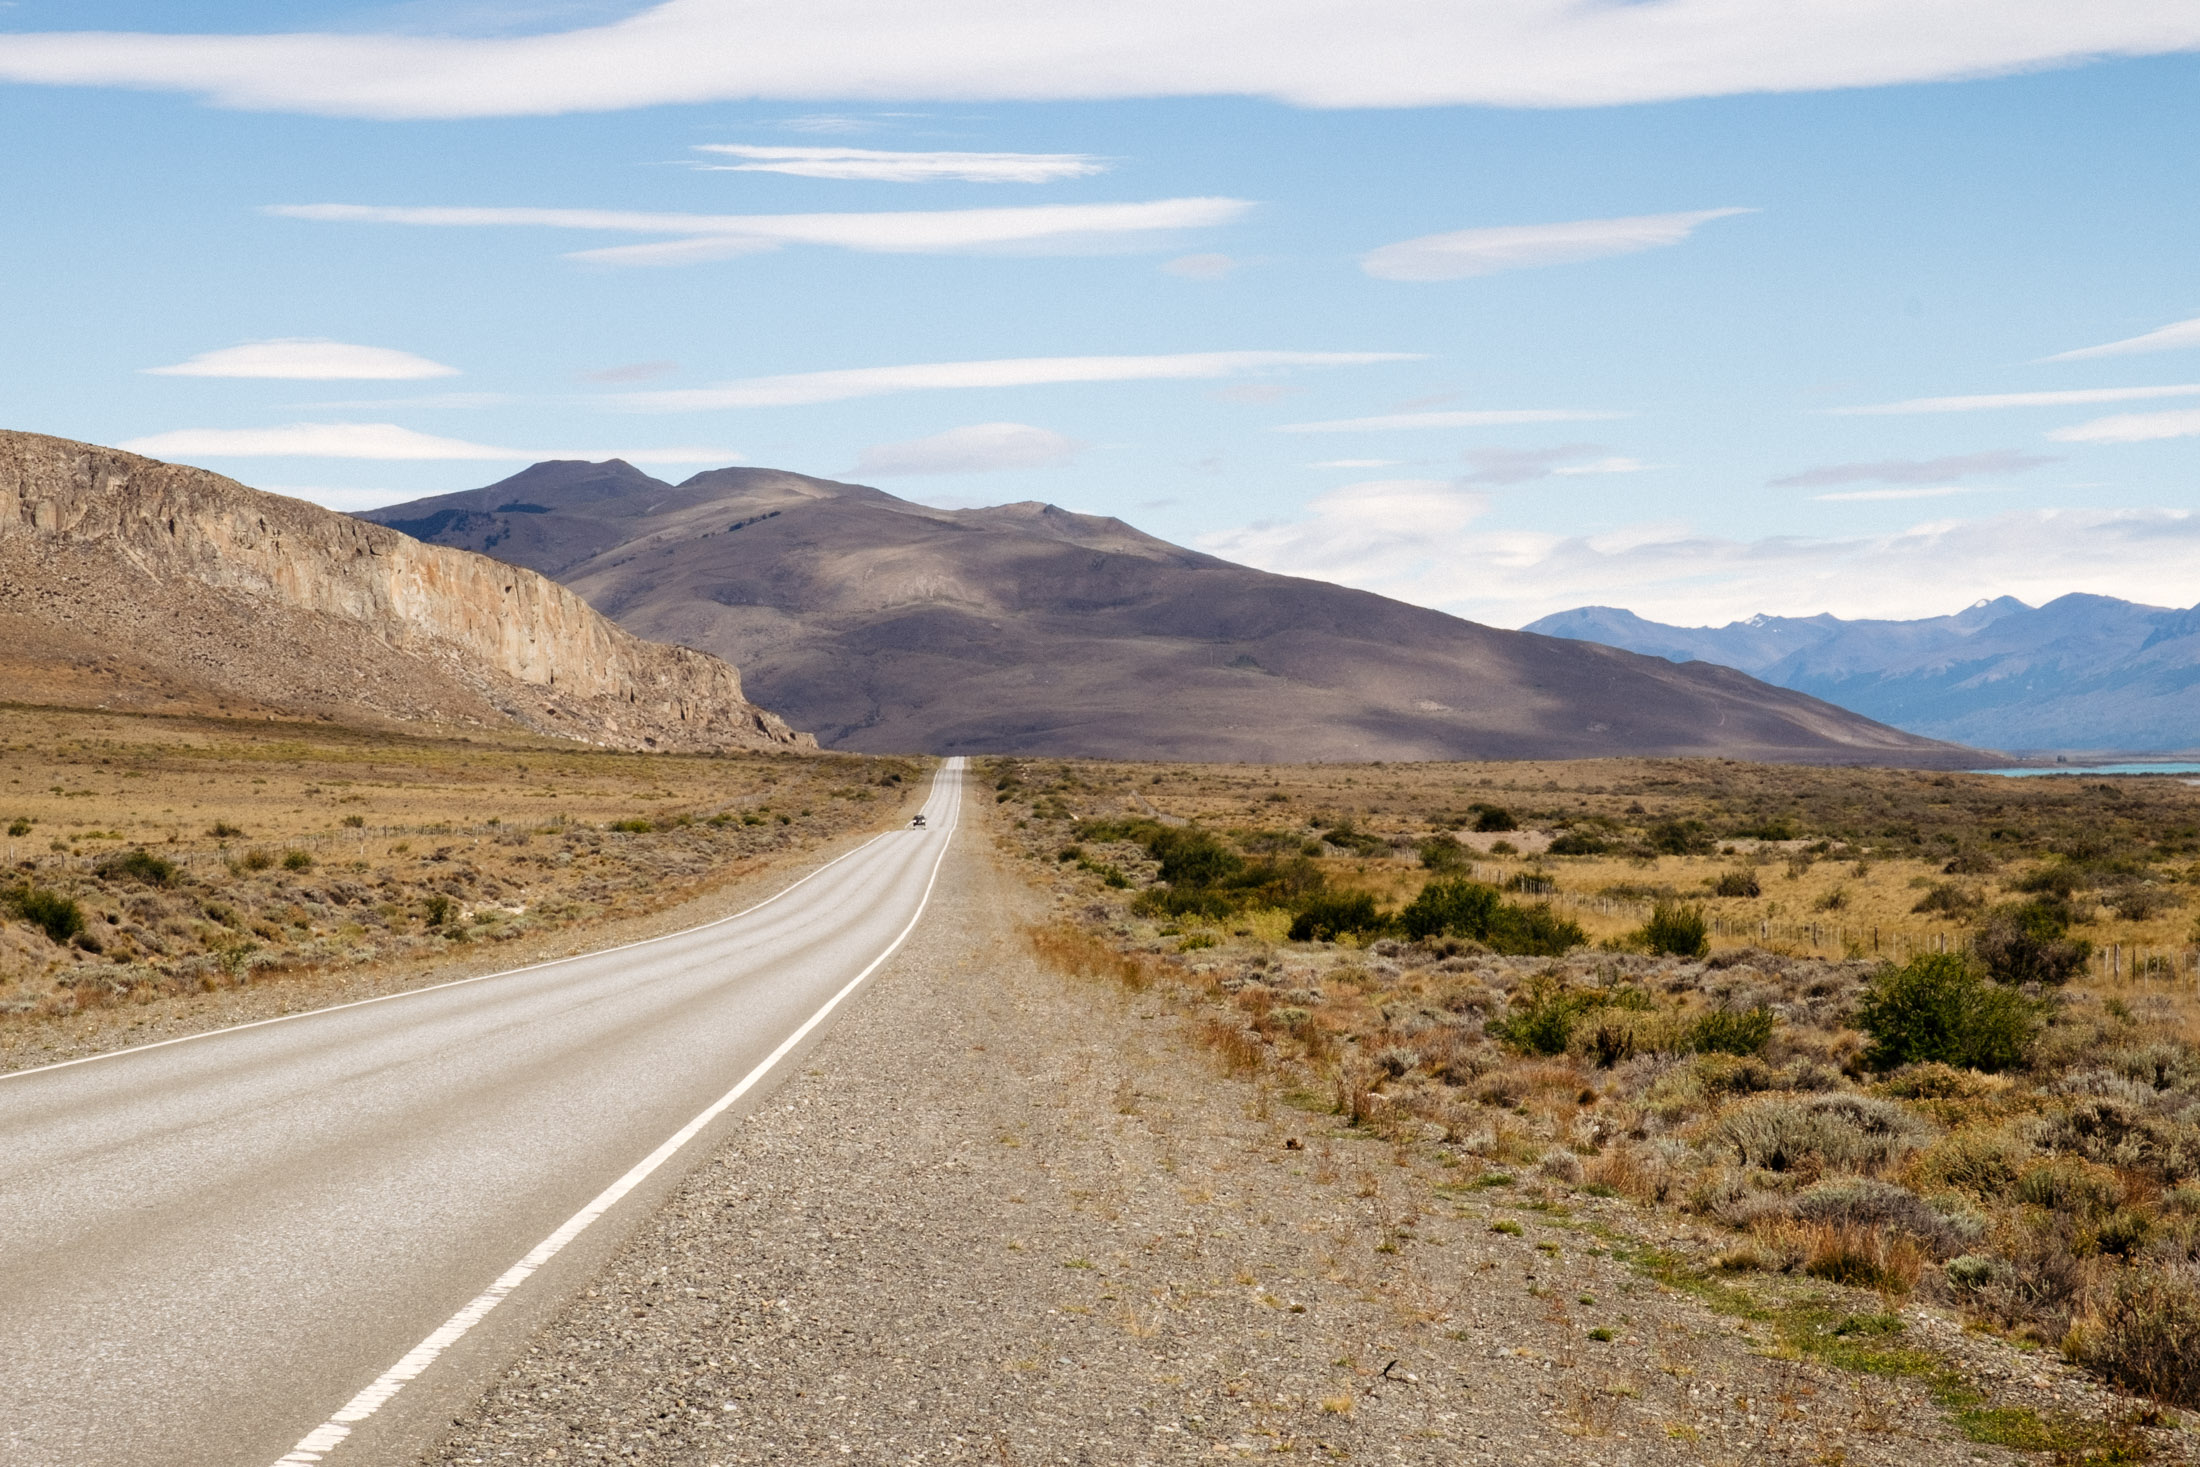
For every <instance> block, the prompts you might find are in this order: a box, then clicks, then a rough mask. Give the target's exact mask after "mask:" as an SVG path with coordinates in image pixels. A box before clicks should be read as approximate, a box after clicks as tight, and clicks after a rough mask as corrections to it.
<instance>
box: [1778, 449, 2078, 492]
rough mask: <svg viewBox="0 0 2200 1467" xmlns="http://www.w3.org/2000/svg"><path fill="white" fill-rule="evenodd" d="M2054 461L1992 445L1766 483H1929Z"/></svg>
mask: <svg viewBox="0 0 2200 1467" xmlns="http://www.w3.org/2000/svg"><path fill="white" fill-rule="evenodd" d="M2054 462H2056V460H2055V459H2054V458H2053V457H2052V456H2051V455H2048V454H2039V453H2019V452H2017V451H2016V450H2015V449H2012V448H1993V449H1988V450H1986V451H1985V452H1983V453H1962V454H1955V455H1953V456H1951V457H1948V458H1925V459H1917V458H1888V459H1881V460H1879V461H1878V462H1876V463H1859V464H1828V465H1827V466H1826V467H1824V468H1821V469H1805V470H1803V472H1801V473H1799V474H1789V475H1787V476H1786V477H1784V478H1779V479H1771V480H1768V481H1766V487H1767V488H1770V489H1818V488H1823V487H1826V486H1828V485H1832V484H1865V483H1879V484H1930V483H1934V482H1935V481H1938V480H1943V479H1965V478H1969V477H1970V476H1972V475H1973V474H2016V473H2022V472H2023V471H2024V470H2026V469H2036V468H2038V467H2039V466H2040V465H2042V464H2051V463H2054ZM1950 492H1952V491H1950ZM1818 497H1819V498H1821V499H1830V498H1834V497H1835V496H1833V495H1827V494H1821V495H1819V496H1818ZM1849 497H1852V498H1853V497H1856V496H1849ZM1880 497H1882V498H1884V497H1889V496H1880Z"/></svg>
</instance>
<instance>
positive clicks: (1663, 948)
mask: <svg viewBox="0 0 2200 1467" xmlns="http://www.w3.org/2000/svg"><path fill="white" fill-rule="evenodd" d="M1709 932H1710V924H1709V923H1708V922H1707V921H1705V919H1704V914H1703V908H1702V907H1699V906H1697V905H1696V904H1695V903H1694V902H1658V903H1656V904H1655V905H1654V906H1652V907H1651V908H1650V920H1649V921H1647V922H1645V923H1643V924H1642V926H1641V927H1640V928H1639V929H1637V931H1636V932H1635V941H1636V942H1638V943H1639V944H1641V945H1642V946H1643V947H1644V948H1645V949H1647V950H1648V951H1649V952H1651V953H1653V954H1655V953H1671V954H1672V955H1673V956H1674V957H1677V958H1700V957H1702V956H1703V955H1704V954H1705V953H1707V952H1709V951H1710V950H1711V940H1710V937H1709V935H1708V934H1709Z"/></svg>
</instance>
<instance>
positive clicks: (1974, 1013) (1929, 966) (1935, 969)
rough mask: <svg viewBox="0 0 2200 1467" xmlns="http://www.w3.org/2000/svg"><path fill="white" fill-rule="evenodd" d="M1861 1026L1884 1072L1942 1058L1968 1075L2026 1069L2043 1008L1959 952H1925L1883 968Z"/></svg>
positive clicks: (1868, 1060) (1870, 1056) (1868, 1054)
mask: <svg viewBox="0 0 2200 1467" xmlns="http://www.w3.org/2000/svg"><path fill="white" fill-rule="evenodd" d="M1855 1023H1856V1027H1857V1028H1859V1029H1861V1030H1863V1031H1864V1032H1865V1033H1867V1034H1869V1035H1871V1036H1872V1042H1871V1044H1870V1045H1869V1046H1868V1047H1867V1048H1866V1049H1865V1051H1864V1063H1865V1064H1867V1065H1869V1066H1871V1067H1872V1068H1873V1069H1876V1070H1891V1069H1895V1068H1896V1067H1898V1066H1901V1065H1907V1064H1916V1063H1918V1062H1920V1061H1926V1060H1937V1061H1939V1062H1940V1063H1942V1064H1946V1065H1952V1066H1955V1067H1956V1068H1958V1069H1966V1070H1986V1071H1995V1070H2006V1069H2009V1068H2012V1067H2013V1066H2015V1065H2017V1064H2019V1063H2021V1062H2022V1061H2023V1059H2024V1054H2025V1051H2026V1050H2027V1049H2029V1048H2030V1047H2031V1044H2032V1040H2033V1039H2034V1037H2035V1036H2036V1035H2037V1034H2038V1032H2039V1023H2040V1010H2039V1006H2038V1005H2036V1004H2034V1003H2032V1002H2031V1001H2030V1000H2028V999H2026V998H2024V997H2023V996H2022V995H2021V994H2017V993H2014V992H2011V991H2010V990H2009V989H2007V988H2003V987H2000V986H1998V985H1996V984H1994V983H1992V982H1989V981H1988V980H1987V979H1986V978H1985V977H1984V976H1983V975H1981V974H1980V973H1979V971H1978V969H1977V968H1976V967H1975V966H1974V965H1973V964H1972V963H1971V962H1970V961H1969V960H1968V959H1966V958H1964V957H1962V956H1961V955H1959V954H1955V953H1921V954H1919V955H1918V956H1917V957H1914V958H1912V959H1910V961H1909V962H1908V963H1906V964H1904V965H1903V966H1901V967H1899V968H1894V967H1889V968H1884V969H1882V970H1881V971H1880V972H1879V974H1878V976H1876V977H1875V978H1873V979H1872V981H1871V983H1870V985H1869V986H1868V987H1867V988H1866V989H1865V991H1864V1000H1863V1002H1862V1003H1861V1004H1859V1005H1858V1007H1857V1011H1856V1016H1855Z"/></svg>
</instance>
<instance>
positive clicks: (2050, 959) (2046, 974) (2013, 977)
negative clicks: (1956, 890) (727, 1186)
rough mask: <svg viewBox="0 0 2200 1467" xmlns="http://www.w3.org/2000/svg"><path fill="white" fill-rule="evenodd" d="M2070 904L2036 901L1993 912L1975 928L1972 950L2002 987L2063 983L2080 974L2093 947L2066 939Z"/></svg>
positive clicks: (2056, 900)
mask: <svg viewBox="0 0 2200 1467" xmlns="http://www.w3.org/2000/svg"><path fill="white" fill-rule="evenodd" d="M2073 915H2074V914H2073V913H2072V912H2071V909H2070V904H2069V903H2068V902H2067V901H2064V900H2062V899H2060V898H2058V897H2035V898H2033V899H2032V900H2031V901H2028V902H2013V903H2009V904H2006V905H2003V906H1999V907H1996V908H1994V909H1993V910H1992V911H1990V912H1988V913H1987V914H1986V918H1985V920H1984V921H1982V922H1981V923H1980V924H1979V930H1978V934H1977V935H1976V936H1975V937H1973V938H1972V939H1971V950H1972V951H1973V952H1974V953H1976V954H1977V955H1978V958H1979V961H1980V962H1982V963H1984V964H1985V965H1986V970H1987V972H1989V973H1990V974H1992V975H1993V977H1994V978H1995V979H1996V980H1997V981H1999V982H2002V983H2045V984H2048V985H2051V986H2054V985H2060V984H2064V983H2068V982H2069V981H2070V980H2071V979H2072V978H2074V977H2076V976H2077V975H2078V974H2080V973H2082V972H2084V971H2085V964H2086V959H2087V958H2089V957H2091V956H2092V955H2093V945H2092V944H2091V943H2089V942H2086V941H2085V940H2084V939H2083V938H2076V937H2071V936H2069V935H2068V934H2069V931H2070V924H2071V920H2072V917H2073Z"/></svg>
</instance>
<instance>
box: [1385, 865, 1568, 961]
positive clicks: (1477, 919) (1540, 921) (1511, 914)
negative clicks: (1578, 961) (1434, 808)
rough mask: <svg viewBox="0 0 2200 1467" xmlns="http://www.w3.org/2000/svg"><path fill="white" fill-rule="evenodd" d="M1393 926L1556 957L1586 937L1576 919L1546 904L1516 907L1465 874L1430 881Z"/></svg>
mask: <svg viewBox="0 0 2200 1467" xmlns="http://www.w3.org/2000/svg"><path fill="white" fill-rule="evenodd" d="M1397 925H1398V930H1399V931H1401V932H1403V933H1404V934H1405V935H1406V936H1408V937H1413V938H1429V937H1462V938H1465V939H1467V940H1468V941H1470V942H1479V943H1482V944H1483V945H1484V946H1486V947H1489V948H1490V949H1492V950H1493V951H1496V952H1501V953H1513V954H1518V955H1524V956H1531V957H1556V956H1558V955H1559V954H1561V953H1565V952H1569V951H1571V950H1572V949H1574V948H1577V947H1580V946H1581V945H1582V944H1583V943H1585V942H1587V941H1588V940H1589V939H1588V935H1587V934H1586V933H1584V932H1583V931H1582V930H1581V926H1580V924H1579V923H1576V922H1573V921H1571V920H1569V919H1567V918H1565V917H1561V916H1559V915H1558V914H1557V913H1556V912H1554V911H1552V910H1551V906H1550V903H1548V902H1536V903H1534V904H1532V905H1529V906H1518V905H1515V904H1514V903H1511V902H1508V901H1505V900H1504V899H1503V898H1502V897H1500V896H1499V895H1498V893H1497V888H1496V887H1494V886H1490V885H1487V884H1486V883H1483V882H1479V881H1470V880H1468V879H1467V878H1465V877H1463V876H1445V877H1438V878H1436V879H1435V880H1433V881H1430V882H1428V883H1427V884H1426V885H1424V886H1423V887H1422V888H1421V890H1420V892H1419V893H1418V894H1417V895H1416V896H1415V897H1414V898H1413V900H1412V901H1410V902H1408V903H1407V904H1406V906H1405V909H1404V910H1403V911H1401V912H1399V914H1398V919H1397Z"/></svg>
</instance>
